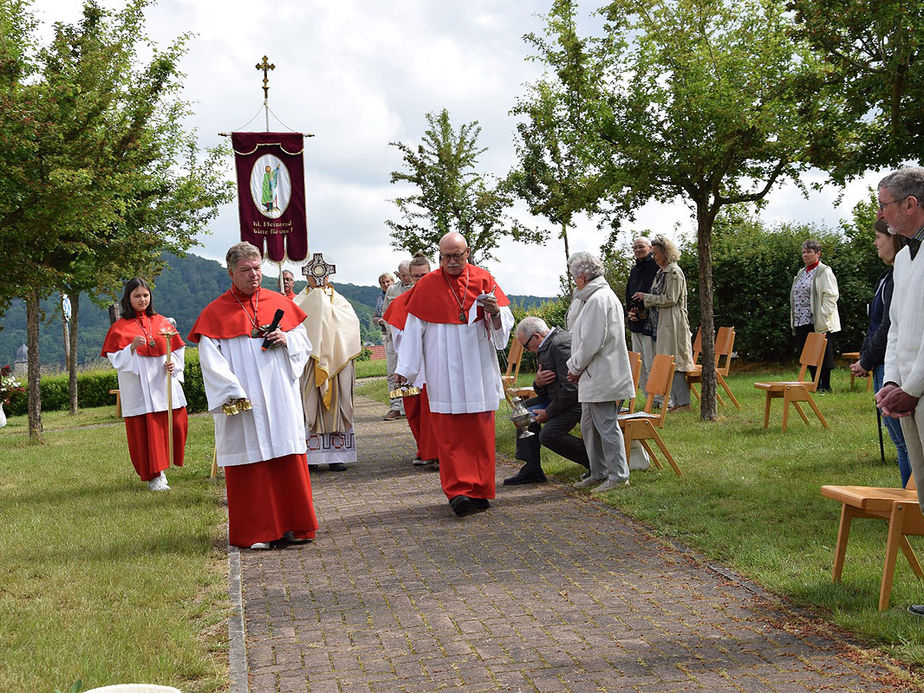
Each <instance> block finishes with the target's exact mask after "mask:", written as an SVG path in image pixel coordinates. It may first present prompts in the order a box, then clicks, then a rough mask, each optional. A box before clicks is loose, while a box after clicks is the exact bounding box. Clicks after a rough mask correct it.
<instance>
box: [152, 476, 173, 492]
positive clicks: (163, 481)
mask: <svg viewBox="0 0 924 693" xmlns="http://www.w3.org/2000/svg"><path fill="white" fill-rule="evenodd" d="M169 490H170V487H169V486H167V477H165V476H164V473H163V472H161V473H160V476H155V477H154V478H153V479H151V480H150V481H149V482H148V491H169Z"/></svg>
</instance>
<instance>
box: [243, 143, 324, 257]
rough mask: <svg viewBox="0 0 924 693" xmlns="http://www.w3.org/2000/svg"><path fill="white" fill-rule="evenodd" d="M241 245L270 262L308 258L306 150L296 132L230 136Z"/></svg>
mask: <svg viewBox="0 0 924 693" xmlns="http://www.w3.org/2000/svg"><path fill="white" fill-rule="evenodd" d="M231 146H232V148H233V149H234V166H235V169H236V171H237V197H238V213H239V216H240V220H241V240H242V241H248V242H250V243H253V244H254V245H255V246H257V247H258V248H259V249H260V252H262V253H263V256H264V257H265V258H267V259H269V260H272V261H274V262H282V261H283V260H286V259H288V260H292V261H296V262H298V261H301V260H304V259H305V257H306V256H307V255H308V222H307V219H306V215H305V163H304V160H303V158H302V155H303V152H304V150H305V145H304V139H303V138H302V135H301V133H298V132H232V133H231Z"/></svg>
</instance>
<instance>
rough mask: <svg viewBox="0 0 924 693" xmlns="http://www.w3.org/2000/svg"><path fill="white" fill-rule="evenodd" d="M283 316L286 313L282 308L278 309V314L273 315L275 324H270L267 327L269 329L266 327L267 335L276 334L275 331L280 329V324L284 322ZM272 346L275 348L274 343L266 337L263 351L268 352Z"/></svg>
mask: <svg viewBox="0 0 924 693" xmlns="http://www.w3.org/2000/svg"><path fill="white" fill-rule="evenodd" d="M283 315H285V313H284V312H283V310H282V308H280V309H278V310H277V311H276V314H275V315H273V322H271V323H270V324H269V325H267V327H266V330H265V334H269V333H270V332H275V331H276V329H277V328H278V327H279V323H280V322H282V316H283ZM272 346H273V343H272V342H271V341H270V340H269V339H268V338H265V337H264V339H263V346H262V347H261V348H262V349H263V351H266V350H267V349H269V348H270V347H272Z"/></svg>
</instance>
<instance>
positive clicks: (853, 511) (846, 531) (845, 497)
mask: <svg viewBox="0 0 924 693" xmlns="http://www.w3.org/2000/svg"><path fill="white" fill-rule="evenodd" d="M821 495H823V496H824V497H825V498H831V499H833V500H836V501H838V502H840V503H841V522H840V526H839V527H838V530H837V548H836V549H835V550H834V568H833V570H832V571H831V577H832V580H833V581H834V582H838V581H839V580H840V579H841V573H842V571H843V569H844V557H845V555H846V553H847V540H848V539H849V538H850V523H851V522H852V521H853V520H854V518H861V519H878V520H885V522H886V523H888V526H889V534H888V539H887V540H886V551H885V562H884V563H883V566H882V582H881V583H880V585H879V611H884V610H885V609H888V608H889V596H890V595H891V593H892V578H893V576H894V575H895V559H896V557H897V556H898V550H899V549H901V550H902V553H904V554H905V558H907V559H908V564H909V565H910V566H911V570H913V571H914V574H915V575H916V576H917V577H918V579H924V571H922V570H921V564H920V563H918V559H917V557H916V556H915V555H914V551H913V550H912V548H911V544H909V543H908V537H909V536H915V537H919V536H924V515H922V514H921V506H920V505H918V496H917V491H916V490H915V484H914V477H911V478H910V479H909V480H908V485H907V486H906V487H905V488H878V487H874V486H822V487H821Z"/></svg>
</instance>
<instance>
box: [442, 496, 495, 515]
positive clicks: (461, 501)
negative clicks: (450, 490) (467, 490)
mask: <svg viewBox="0 0 924 693" xmlns="http://www.w3.org/2000/svg"><path fill="white" fill-rule="evenodd" d="M449 505H451V506H452V510H453V512H454V513H455V514H456V515H458V516H459V517H464V516H465V515H471V514H472V513H477V512H478V508H476V507H475V504H474V503H473V502H472V499H471V498H469V497H468V496H453V497H452V498H450V499H449ZM486 509H487V508H485V510H486Z"/></svg>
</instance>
